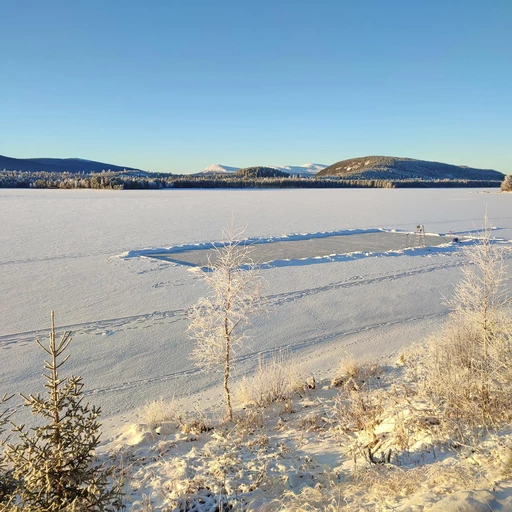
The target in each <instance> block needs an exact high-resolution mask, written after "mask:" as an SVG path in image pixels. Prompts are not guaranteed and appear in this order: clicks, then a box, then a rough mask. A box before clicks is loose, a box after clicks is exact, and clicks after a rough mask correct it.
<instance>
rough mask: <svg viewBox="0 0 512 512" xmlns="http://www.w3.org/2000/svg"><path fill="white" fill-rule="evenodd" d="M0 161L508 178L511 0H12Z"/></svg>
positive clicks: (1, 58)
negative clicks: (466, 170) (384, 170)
mask: <svg viewBox="0 0 512 512" xmlns="http://www.w3.org/2000/svg"><path fill="white" fill-rule="evenodd" d="M0 13H1V19H2V23H1V25H2V28H1V30H0V154H3V155H6V156H11V157H17V158H28V157H43V156H45V157H63V158H67V157H79V158H87V159H91V160H99V161H103V162H108V163H113V164H119V165H126V166H131V167H138V168H142V169H145V170H153V171H163V172H174V173H180V172H185V173H188V172H197V171H200V170H202V169H203V168H204V167H206V166H207V165H210V164H213V163H221V164H226V165H232V166H238V167H244V166H249V165H272V164H273V165H289V164H294V165H297V164H303V163H308V162H317V163H325V164H331V163H334V162H336V161H338V160H342V159H345V158H352V157H357V156H365V155H390V156H408V157H412V158H420V159H426V160H437V161H443V162H448V163H454V164H465V165H470V166H475V167H486V168H494V169H497V170H499V171H502V172H505V173H512V0H366V1H364V0H362V1H357V0H352V1H345V0H332V1H331V0H308V1H305V0H259V1H257V2H249V1H244V0H236V1H230V0H229V1H228V0H226V1H223V0H159V1H156V0H145V1H142V0H137V1H132V0H101V1H100V0H84V1H69V0H66V1H57V0H47V1H41V0H34V1H29V0H12V1H8V0H5V1H3V2H1V9H0Z"/></svg>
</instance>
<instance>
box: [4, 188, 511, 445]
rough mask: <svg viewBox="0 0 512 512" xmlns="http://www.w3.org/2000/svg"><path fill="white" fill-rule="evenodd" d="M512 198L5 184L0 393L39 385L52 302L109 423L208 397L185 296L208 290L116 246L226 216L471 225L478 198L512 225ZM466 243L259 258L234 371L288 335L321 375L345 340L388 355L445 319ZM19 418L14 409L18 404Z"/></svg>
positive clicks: (207, 236)
mask: <svg viewBox="0 0 512 512" xmlns="http://www.w3.org/2000/svg"><path fill="white" fill-rule="evenodd" d="M509 203H510V197H508V196H507V195H506V194H501V195H500V194H497V193H495V191H485V190H483V191H480V190H470V189H457V190H271V191H257V190H251V191H246V190H241V191H236V190H233V191H219V190H215V191H203V190H183V191H181V190H180V191H178V190H176V191H172V190H170V191H155V192H151V191H133V192H131V191H122V192H113V191H90V190H84V191H60V190H57V191H54V190H2V191H0V219H1V222H2V230H1V231H0V272H1V275H2V277H1V281H0V286H1V289H0V292H1V296H2V302H1V303H0V318H1V322H0V350H1V352H2V360H3V363H4V364H2V365H1V368H0V382H1V384H2V391H3V392H20V391H21V392H24V393H30V392H35V391H37V390H38V389H40V382H39V381H40V377H39V376H40V372H41V361H42V354H41V353H40V351H39V350H38V349H37V348H36V346H35V343H34V339H35V337H36V336H45V335H46V333H47V332H48V331H47V329H48V326H49V312H50V310H52V309H53V310H55V312H56V321H57V326H62V328H66V329H70V330H72V331H73V333H74V341H73V343H72V357H71V359H70V361H69V363H68V366H67V370H68V372H69V373H77V374H80V375H82V376H83V377H84V381H85V386H86V389H87V394H88V395H89V396H90V398H91V400H92V401H94V402H95V403H97V404H98V405H100V406H102V409H103V423H104V427H105V431H106V432H105V433H106V438H111V437H112V436H113V435H114V434H115V432H116V430H117V429H118V428H119V425H120V424H121V423H122V422H124V421H129V420H130V419H132V418H133V416H134V414H133V412H134V410H135V409H137V408H138V407H140V406H141V405H142V404H144V403H145V402H147V401H150V400H152V399H154V398H158V397H164V398H170V397H172V396H177V397H180V398H183V399H184V400H185V402H186V403H188V404H189V405H190V406H193V405H194V404H199V405H200V406H201V407H206V408H208V407H213V406H214V405H215V404H216V403H218V400H219V397H220V394H219V391H218V387H217V383H218V380H219V379H218V376H216V375H212V374H205V373H204V372H201V371H199V370H198V369H197V368H196V367H195V366H194V365H193V364H192V363H191V361H190V360H189V357H188V355H189V352H190V349H191V341H190V340H189V338H188V336H187V334H186V327H187V321H186V310H187V308H188V307H189V306H190V305H191V304H193V303H194V302H195V301H196V300H197V298H198V297H200V296H201V295H202V294H204V293H205V288H204V284H203V283H202V282H201V280H200V278H199V275H198V274H197V273H194V272H190V271H188V270H187V269H186V268H184V267H182V266H176V265H173V264H168V263H166V262H162V261H155V260H150V259H145V258H140V259H138V258H136V259H130V260H125V259H120V258H118V257H116V256H117V255H119V254H121V253H125V252H128V251H131V250H134V249H145V248H148V247H155V248H156V247H169V246H174V245H179V244H197V243H200V242H206V241H209V240H218V239H219V236H220V234H221V230H222V228H223V227H224V226H226V225H228V224H229V223H230V222H231V219H232V217H233V218H234V219H235V221H236V223H237V225H241V226H246V235H247V236H249V237H272V236H273V237H278V236H280V235H286V234H290V233H315V232H319V231H336V230H347V229H380V228H383V229H398V230H403V231H411V230H414V228H415V226H416V224H418V223H422V224H424V225H425V227H426V230H427V232H441V233H446V232H448V231H450V230H451V231H453V232H467V231H469V230H472V229H475V228H479V227H480V226H481V225H482V222H483V216H484V214H485V210H486V208H487V210H488V214H489V217H490V219H491V221H492V223H493V224H494V225H495V226H497V227H498V228H499V230H497V231H496V235H497V236H500V237H502V238H512V217H511V215H510V211H511V210H510V204H509ZM463 264H464V258H463V257H462V256H461V254H460V252H459V251H457V250H454V251H445V252H443V250H442V248H439V249H437V250H435V249H434V250H432V251H416V252H412V253H403V254H401V253H393V254H387V253H385V254H380V255H376V256H371V255H370V256H369V257H364V258H360V259H357V258H354V259H350V258H349V259H344V260H342V261H325V262H322V263H321V264H316V265H307V264H306V265H303V266H289V267H276V268H268V269H265V270H264V271H263V277H264V279H265V283H266V284H265V287H264V295H265V298H266V299H267V301H268V304H269V308H267V309H268V312H267V313H266V314H265V315H264V316H261V317H256V318H255V326H254V329H253V330H252V341H251V342H250V343H248V344H247V346H246V347H245V348H244V349H243V350H242V351H240V353H239V354H237V357H238V358H239V359H238V360H237V365H236V366H235V369H234V370H235V373H236V376H235V377H236V378H240V377H241V376H242V375H243V374H245V373H246V372H251V371H253V370H254V369H255V367H256V365H257V361H258V358H259V357H260V356H261V355H267V354H270V353H271V352H272V351H275V350H279V349H281V348H285V349H287V350H289V351H290V352H291V353H292V354H293V356H294V358H296V360H297V362H298V363H299V364H304V365H305V366H307V368H308V370H309V371H310V372H312V373H314V374H315V375H317V376H318V377H322V376H325V375H327V374H328V373H329V372H331V371H332V370H333V368H334V367H335V366H336V364H337V362H338V360H339V359H340V358H341V357H342V356H345V355H346V354H349V355H353V356H355V357H358V356H363V355H371V356H372V357H377V358H383V357H386V356H388V355H390V354H393V353H395V352H396V351H397V350H399V349H400V347H402V346H404V345H408V344H410V343H414V342H415V341H417V340H418V339H419V338H422V337H423V336H424V335H425V334H427V333H428V332H430V331H431V330H432V329H433V328H435V326H436V325H437V324H438V323H439V322H440V321H441V320H442V318H444V316H445V315H446V313H447V308H446V306H444V305H443V303H442V300H441V299H440V297H441V295H445V296H449V295H450V293H451V291H452V288H453V284H454V283H455V282H456V281H457V279H458V276H459V269H460V266H461V265H463ZM21 417H23V413H21Z"/></svg>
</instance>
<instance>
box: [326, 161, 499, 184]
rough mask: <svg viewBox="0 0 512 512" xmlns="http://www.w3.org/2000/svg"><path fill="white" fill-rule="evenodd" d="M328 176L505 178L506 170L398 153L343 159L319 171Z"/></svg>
mask: <svg viewBox="0 0 512 512" xmlns="http://www.w3.org/2000/svg"><path fill="white" fill-rule="evenodd" d="M327 176H339V177H343V178H350V179H378V180H404V179H421V180H444V179H449V180H502V179H503V177H504V175H503V173H501V172H499V171H495V170H493V169H475V168H473V167H465V166H462V165H460V166H459V165H451V164H444V163H441V162H429V161H427V160H414V159H413V158H399V157H394V156H364V157H359V158H351V159H349V160H342V161H340V162H337V163H335V164H332V165H330V166H329V167H327V168H325V169H324V170H323V171H320V172H319V173H318V174H317V177H319V178H320V177H327Z"/></svg>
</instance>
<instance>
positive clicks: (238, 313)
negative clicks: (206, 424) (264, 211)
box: [188, 227, 261, 421]
mask: <svg viewBox="0 0 512 512" xmlns="http://www.w3.org/2000/svg"><path fill="white" fill-rule="evenodd" d="M242 233H243V230H242V229H234V228H233V227H231V228H229V229H224V230H223V235H224V236H223V238H224V242H223V244H222V246H221V247H219V248H217V249H216V250H215V255H214V257H213V258H211V259H210V260H209V265H208V266H209V269H208V271H207V272H205V273H204V274H203V276H204V280H205V281H206V284H207V285H208V288H209V290H210V295H209V296H208V297H203V298H201V299H199V301H198V302H197V303H196V304H195V305H194V306H192V308H191V311H190V316H189V318H190V324H189V328H188V329H189V331H190V333H191V336H192V337H193V338H194V339H195V340H196V342H197V345H196V347H195V349H194V350H193V352H192V359H193V360H194V361H195V362H196V363H197V365H198V366H200V367H203V368H206V369H212V368H215V367H219V366H220V367H223V368H224V380H223V388H224V394H225V398H226V408H227V417H228V419H229V420H230V421H231V420H232V419H233V408H232V405H231V391H230V383H229V378H230V372H231V366H232V364H233V361H232V352H233V350H234V349H235V348H236V347H238V346H240V344H241V343H242V342H243V341H244V339H245V338H246V337H247V332H246V331H247V328H248V327H249V325H250V317H251V315H252V314H253V313H254V312H255V310H256V309H257V302H258V299H259V298H260V296H261V278H260V276H259V275H258V273H257V271H256V270H255V267H254V264H253V263H252V260H251V259H250V257H249V250H250V247H249V246H248V245H247V244H245V243H244V242H243V241H240V236H241V235H242Z"/></svg>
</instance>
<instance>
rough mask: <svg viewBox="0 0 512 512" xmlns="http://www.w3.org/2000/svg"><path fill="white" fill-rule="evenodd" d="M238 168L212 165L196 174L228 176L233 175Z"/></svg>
mask: <svg viewBox="0 0 512 512" xmlns="http://www.w3.org/2000/svg"><path fill="white" fill-rule="evenodd" d="M238 169H240V167H230V166H229V165H222V164H213V165H209V166H208V167H207V168H206V169H204V170H203V171H201V172H200V173H198V174H228V173H235V172H236V171H238Z"/></svg>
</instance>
